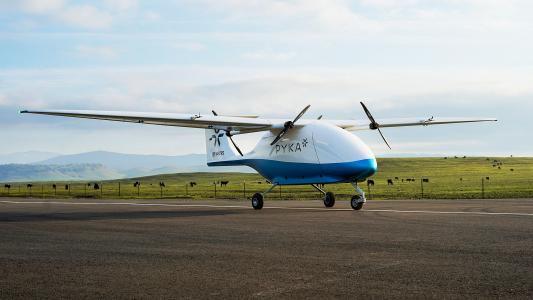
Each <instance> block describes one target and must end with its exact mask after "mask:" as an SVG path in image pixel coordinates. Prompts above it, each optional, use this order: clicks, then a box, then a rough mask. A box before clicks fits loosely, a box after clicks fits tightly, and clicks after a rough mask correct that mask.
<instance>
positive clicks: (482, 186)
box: [481, 177, 485, 199]
mask: <svg viewBox="0 0 533 300" xmlns="http://www.w3.org/2000/svg"><path fill="white" fill-rule="evenodd" d="M481 199H485V178H483V177H481Z"/></svg>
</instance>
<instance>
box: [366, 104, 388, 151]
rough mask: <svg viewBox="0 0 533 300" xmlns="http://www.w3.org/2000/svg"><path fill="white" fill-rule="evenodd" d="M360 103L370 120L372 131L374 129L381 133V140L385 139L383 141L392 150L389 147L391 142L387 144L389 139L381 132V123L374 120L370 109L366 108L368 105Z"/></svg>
mask: <svg viewBox="0 0 533 300" xmlns="http://www.w3.org/2000/svg"><path fill="white" fill-rule="evenodd" d="M360 103H361V106H362V107H363V110H364V111H365V114H366V116H367V117H368V119H369V120H370V125H369V127H370V129H372V130H376V129H377V130H378V132H379V135H381V138H382V139H383V141H384V142H385V144H386V145H387V147H389V149H391V150H392V148H391V146H390V145H389V142H387V139H386V138H385V136H384V135H383V132H381V129H379V123H378V122H376V120H375V119H374V117H373V116H372V114H371V113H370V110H368V108H367V107H366V105H365V104H364V103H363V102H362V101H361V102H360Z"/></svg>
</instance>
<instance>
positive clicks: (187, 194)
mask: <svg viewBox="0 0 533 300" xmlns="http://www.w3.org/2000/svg"><path fill="white" fill-rule="evenodd" d="M185 197H189V186H188V184H185Z"/></svg>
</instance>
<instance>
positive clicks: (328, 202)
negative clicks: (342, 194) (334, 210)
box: [311, 184, 335, 207]
mask: <svg viewBox="0 0 533 300" xmlns="http://www.w3.org/2000/svg"><path fill="white" fill-rule="evenodd" d="M311 186H312V187H314V188H315V189H317V190H318V191H319V192H321V193H322V195H324V197H323V198H322V199H323V200H324V206H325V207H333V206H334V205H335V194H333V193H332V192H326V191H324V190H323V189H321V188H319V187H318V186H317V185H316V184H311Z"/></svg>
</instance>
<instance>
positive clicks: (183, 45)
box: [172, 42, 206, 51]
mask: <svg viewBox="0 0 533 300" xmlns="http://www.w3.org/2000/svg"><path fill="white" fill-rule="evenodd" d="M172 47H173V48H175V49H179V50H188V51H202V50H205V49H206V47H205V45H204V44H202V43H198V42H175V43H172Z"/></svg>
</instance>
